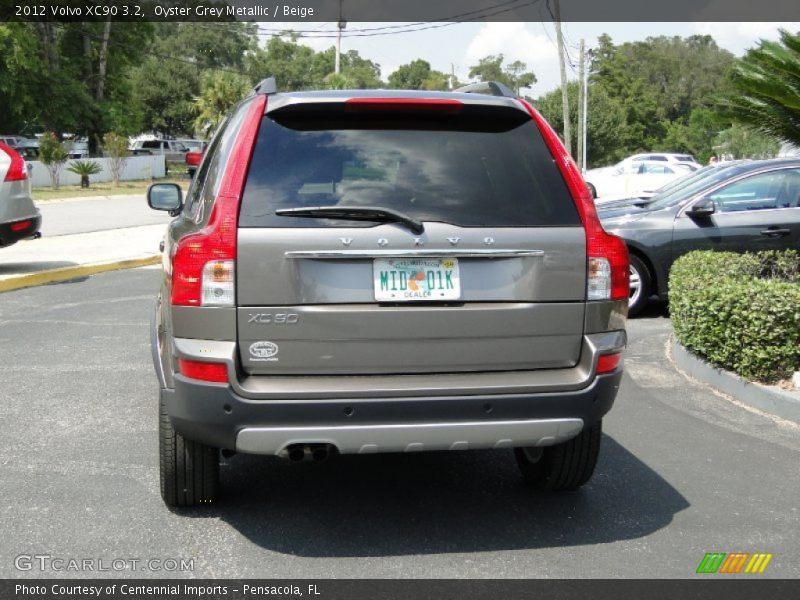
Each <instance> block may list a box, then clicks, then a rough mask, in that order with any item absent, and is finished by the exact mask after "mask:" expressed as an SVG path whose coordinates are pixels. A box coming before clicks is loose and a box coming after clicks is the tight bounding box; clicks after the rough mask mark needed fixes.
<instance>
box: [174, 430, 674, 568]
mask: <svg viewBox="0 0 800 600" xmlns="http://www.w3.org/2000/svg"><path fill="white" fill-rule="evenodd" d="M221 477H222V488H223V490H224V496H223V497H222V499H221V502H220V504H219V505H217V506H216V507H215V508H211V509H206V510H201V511H192V512H183V511H181V514H184V515H186V516H194V517H201V518H202V517H214V518H220V519H222V520H223V521H225V522H227V523H228V524H230V525H231V526H232V527H234V528H235V529H236V530H238V531H239V532H241V533H242V535H244V536H245V537H247V538H248V539H249V540H250V541H252V542H253V543H255V544H258V545H259V546H262V547H264V548H267V549H269V550H272V551H275V552H281V553H285V554H291V555H295V556H303V557H358V556H362V557H364V556H372V557H378V556H395V555H411V554H441V553H459V552H485V551H496V550H509V549H527V548H548V547H558V546H573V545H582V544H597V543H607V542H614V541H618V540H626V539H633V538H639V537H643V536H646V535H649V534H651V533H653V532H655V531H657V530H659V529H661V528H663V527H666V526H667V525H668V524H669V523H670V522H671V521H672V519H673V516H674V515H675V514H676V513H678V512H680V511H682V510H684V509H685V508H687V507H688V506H689V503H688V502H687V501H686V499H685V498H684V497H683V496H682V495H681V494H680V493H679V492H678V491H677V490H675V489H674V488H673V487H672V486H671V485H670V484H669V483H668V482H667V481H665V480H664V479H662V478H661V477H660V476H659V475H658V474H657V473H656V472H655V471H653V470H652V469H650V468H649V467H648V466H647V465H646V464H644V463H643V462H641V461H640V460H639V459H637V458H636V457H635V456H634V455H633V454H631V453H630V452H628V451H627V450H626V449H625V448H623V447H622V446H621V445H619V444H618V443H617V442H616V441H614V439H613V438H611V437H609V436H607V435H605V436H604V438H603V446H602V452H601V458H600V462H599V463H598V468H597V471H596V472H595V475H594V478H593V479H592V481H591V482H590V483H589V484H588V485H587V486H585V487H584V488H583V489H582V490H579V491H576V492H568V493H544V492H537V491H535V490H533V489H531V488H530V487H528V486H527V485H526V484H525V483H524V481H523V480H522V478H521V477H520V475H519V473H518V471H517V467H516V463H515V461H514V458H513V455H512V453H511V452H510V451H507V450H492V451H472V452H469V451H467V452H435V453H423V454H385V455H370V456H337V457H333V458H332V459H331V460H329V461H327V462H325V463H319V464H317V463H291V462H289V461H285V460H282V459H278V458H274V457H269V458H259V457H253V456H234V457H233V458H232V459H230V460H229V461H228V462H227V463H226V464H224V465H223V468H222V476H221Z"/></svg>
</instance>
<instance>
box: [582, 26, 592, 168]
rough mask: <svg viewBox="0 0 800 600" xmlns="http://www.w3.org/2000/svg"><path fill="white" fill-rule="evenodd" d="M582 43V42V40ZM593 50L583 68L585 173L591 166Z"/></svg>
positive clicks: (588, 54)
mask: <svg viewBox="0 0 800 600" xmlns="http://www.w3.org/2000/svg"><path fill="white" fill-rule="evenodd" d="M581 41H582V40H581ZM592 56H593V54H592V49H591V48H589V49H588V50H587V51H586V66H585V67H584V68H583V172H584V173H586V169H588V168H589V165H588V164H587V162H586V156H587V154H588V152H589V71H590V70H591V69H590V68H589V67H591V65H592Z"/></svg>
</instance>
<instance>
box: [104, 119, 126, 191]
mask: <svg viewBox="0 0 800 600" xmlns="http://www.w3.org/2000/svg"><path fill="white" fill-rule="evenodd" d="M103 154H104V155H105V157H106V158H107V159H108V170H109V171H111V179H112V180H113V181H114V187H117V186H118V185H119V180H120V179H121V177H122V171H123V170H124V169H125V163H126V162H127V160H128V140H127V138H126V137H125V136H122V135H119V134H118V133H115V132H113V131H109V132H108V133H107V134H105V135H104V136H103Z"/></svg>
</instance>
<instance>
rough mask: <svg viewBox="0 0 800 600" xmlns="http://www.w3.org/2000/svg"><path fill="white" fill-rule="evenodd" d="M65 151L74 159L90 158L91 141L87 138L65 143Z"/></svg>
mask: <svg viewBox="0 0 800 600" xmlns="http://www.w3.org/2000/svg"><path fill="white" fill-rule="evenodd" d="M64 149H65V150H66V151H67V153H68V154H69V157H70V158H72V159H75V158H88V157H89V140H88V139H87V138H85V137H81V138H74V139H71V140H65V141H64Z"/></svg>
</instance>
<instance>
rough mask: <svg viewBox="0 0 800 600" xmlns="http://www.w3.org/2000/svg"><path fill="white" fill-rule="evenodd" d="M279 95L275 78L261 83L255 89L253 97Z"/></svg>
mask: <svg viewBox="0 0 800 600" xmlns="http://www.w3.org/2000/svg"><path fill="white" fill-rule="evenodd" d="M277 93H278V84H277V82H276V81H275V77H272V76H270V77H267V78H266V79H264V80H263V81H262V82H261V83H259V84H258V85H257V86H256V87H254V88H253V95H255V94H266V95H268V96H269V95H272V94H277Z"/></svg>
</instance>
